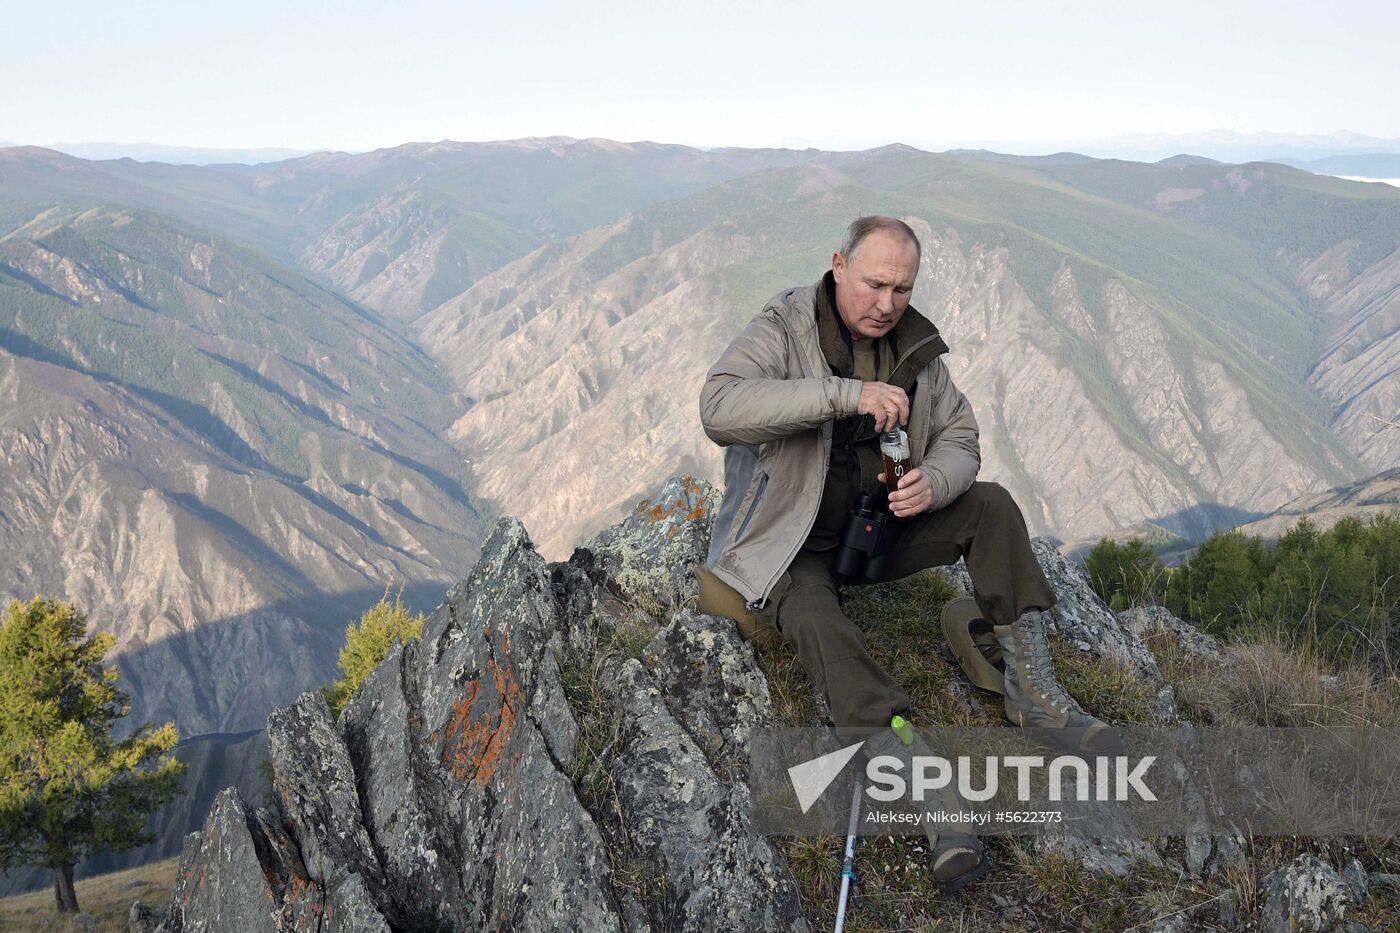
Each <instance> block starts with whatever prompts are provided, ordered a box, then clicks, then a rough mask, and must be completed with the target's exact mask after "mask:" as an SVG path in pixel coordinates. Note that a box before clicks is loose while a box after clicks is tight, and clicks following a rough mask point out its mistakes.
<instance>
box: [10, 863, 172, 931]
mask: <svg viewBox="0 0 1400 933" xmlns="http://www.w3.org/2000/svg"><path fill="white" fill-rule="evenodd" d="M179 865H180V860H179V859H178V858H169V859H166V860H165V861H163V862H151V863H150V864H148V865H142V866H140V867H138V868H128V869H126V870H125V871H115V872H112V873H110V874H106V875H97V876H95V877H92V878H82V879H79V880H78V882H77V884H76V887H77V891H78V906H79V907H81V908H82V910H83V911H84V912H85V913H90V914H92V915H93V917H94V918H95V919H96V925H95V926H94V929H96V930H99V931H102V933H126V928H127V914H128V912H129V911H130V910H131V902H132V901H141V902H143V903H144V904H146V906H148V907H150V908H151V909H152V911H154V912H156V913H159V912H161V911H163V910H164V909H165V905H166V903H167V902H168V901H169V900H170V891H171V888H172V887H173V886H174V884H175V873H176V870H177V869H178V868H179ZM67 926H68V920H67V917H66V916H64V915H62V914H60V913H59V912H58V911H57V910H56V909H55V908H54V904H53V888H51V887H49V888H45V889H44V890H42V891H31V892H29V893H28V894H16V895H15V896H14V897H7V898H3V899H0V930H52V929H66V928H67Z"/></svg>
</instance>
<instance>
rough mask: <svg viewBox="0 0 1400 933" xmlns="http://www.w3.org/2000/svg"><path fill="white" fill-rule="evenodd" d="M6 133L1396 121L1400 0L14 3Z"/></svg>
mask: <svg viewBox="0 0 1400 933" xmlns="http://www.w3.org/2000/svg"><path fill="white" fill-rule="evenodd" d="M4 23H5V29H4V34H3V36H0V88H3V91H0V140H12V141H15V142H21V143H51V142H79V141H87V140H100V141H113V142H124V143H136V142H155V143H168V144H179V145H186V146H213V147H254V146H286V147H292V148H302V149H312V148H321V147H327V148H343V149H372V148H376V147H380V146H389V145H395V144H398V143H402V142H406V141H410V140H436V139H444V138H450V139H459V140H484V139H506V138H514V137H520V136H543V135H552V134H562V135H569V136H580V137H581V136H605V137H610V138H613V139H622V140H635V139H655V140H661V141H668V142H684V143H692V144H701V145H746V146H756V145H771V144H779V143H781V144H788V145H791V144H807V143H812V144H821V143H823V142H825V143H827V144H832V143H841V142H848V143H853V144H854V143H860V144H879V143H884V142H889V141H893V140H907V141H922V142H930V141H937V142H945V143H952V142H961V141H969V140H984V141H985V140H1012V139H1071V138H1077V137H1084V136H1099V135H1111V134H1117V133H1125V132H1190V131H1195V130H1204V129H1212V128H1218V127H1227V128H1230V129H1235V130H1238V131H1241V132H1246V133H1248V132H1257V131H1261V130H1272V131H1278V132H1291V133H1328V132H1332V131H1333V130H1337V129H1341V128H1346V129H1351V130H1355V131H1357V132H1361V133H1366V134H1369V135H1372V136H1380V137H1400V99H1397V93H1396V89H1397V88H1400V64H1398V63H1400V56H1397V55H1396V54H1395V50H1394V43H1395V37H1396V36H1397V35H1400V3H1395V2H1375V3H1345V2H1341V3H1333V4H1322V3H1318V2H1307V3H1295V2H1288V0H1273V2H1259V3H1256V2H1234V0H1214V2H1208V3H1197V2H1164V3H1152V4H1150V5H1149V4H1147V3H1141V2H1126V3H1125V2H1122V0H1117V2H1112V3H1107V2H1074V0H1054V2H1039V3H1030V2H1015V3H1013V2H996V0H984V2H982V3H968V2H965V0H964V2H960V3H956V4H953V3H943V2H918V3H909V4H884V3H878V2H874V3H872V2H861V0H847V2H844V3H824V2H807V3H794V4H778V3H763V2H761V0H748V2H740V3H729V2H713V0H712V2H707V3H696V4H690V5H682V4H676V3H665V2H661V3H657V2H648V3H630V2H608V3H600V4H595V3H578V2H569V3H564V2H542V3H532V2H515V3H508V4H507V3H501V4H482V3H456V4H448V3H431V2H424V0H397V2H388V0H384V2H374V3H369V2H358V0H349V2H345V0H342V2H337V3H311V2H298V0H282V2H277V3H270V2H263V0H243V2H239V3H222V4H206V3H191V2H189V0H180V2H142V0H129V2H120V0H118V2H113V0H103V2H89V0H66V2H61V3H57V2H48V3H34V2H23V0H6V2H5V9H4Z"/></svg>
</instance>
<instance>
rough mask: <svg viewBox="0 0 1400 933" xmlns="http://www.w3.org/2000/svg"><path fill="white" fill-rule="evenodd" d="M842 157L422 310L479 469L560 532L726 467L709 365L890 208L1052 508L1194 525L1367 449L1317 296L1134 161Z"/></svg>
mask: <svg viewBox="0 0 1400 933" xmlns="http://www.w3.org/2000/svg"><path fill="white" fill-rule="evenodd" d="M828 162H829V164H826V165H809V166H801V167H795V168H791V169H783V170H773V171H769V172H764V173H757V174H754V175H750V176H746V177H744V178H741V179H737V180H735V181H732V182H729V183H726V184H724V185H719V186H716V187H714V188H712V189H709V190H707V191H704V192H701V193H699V194H697V195H693V196H691V197H689V198H685V199H682V200H679V201H675V202H669V203H665V204H660V205H656V206H654V207H651V208H647V209H644V210H641V211H637V212H635V213H633V214H631V215H628V216H627V217H625V218H623V219H622V220H620V221H618V222H616V223H614V224H611V225H608V226H606V227H602V228H599V229H596V230H593V231H589V232H587V233H585V234H581V235H580V236H578V237H575V238H572V239H571V240H569V241H567V242H564V243H560V244H555V245H551V246H549V247H546V248H544V249H541V250H538V251H536V252H535V253H532V254H531V255H530V256H528V257H526V258H524V259H522V260H518V261H517V262H515V263H512V264H511V265H509V266H507V267H505V268H503V269H501V270H499V271H498V272H496V273H493V274H492V275H490V276H487V277H486V278H485V279H483V280H481V281H480V282H478V283H477V284H476V285H475V286H473V287H472V288H471V289H470V290H469V291H467V292H466V293H464V294H463V295H462V296H461V297H460V298H459V299H455V300H453V301H450V302H447V303H445V304H444V305H443V306H442V307H440V308H438V309H436V310H434V311H433V312H432V313H430V314H428V315H425V316H424V317H423V318H421V319H419V320H418V321H416V322H415V329H416V331H417V333H418V334H419V336H420V338H421V340H422V341H423V344H424V346H425V347H426V348H427V349H428V350H429V351H430V352H432V353H433V354H434V356H436V357H437V358H438V359H439V360H440V362H441V364H442V365H443V367H444V368H445V369H446V370H447V372H448V373H449V375H450V376H451V377H452V378H453V379H454V381H455V382H456V384H457V385H458V386H459V388H460V389H461V391H462V392H463V393H464V394H465V395H466V396H468V400H469V402H470V403H472V405H473V407H472V408H471V409H470V410H469V411H468V412H467V413H466V414H465V415H464V416H463V417H462V418H461V419H459V420H458V422H457V423H456V424H455V425H454V428H453V436H454V438H455V439H456V440H457V442H458V444H459V446H461V447H462V449H463V450H464V451H465V452H467V455H468V456H471V457H472V458H473V469H474V472H475V475H476V477H477V479H478V482H479V488H480V490H481V492H482V494H483V495H485V496H487V497H489V498H491V499H492V500H493V501H494V502H496V503H498V504H499V505H500V506H501V507H502V508H503V509H505V510H507V511H511V512H514V513H516V514H521V515H523V516H525V518H526V520H527V521H529V522H530V523H531V524H532V525H533V526H534V527H537V528H542V529H548V530H547V531H545V532H544V533H542V534H541V536H540V544H541V547H542V549H543V550H544V551H545V552H546V553H555V554H557V553H560V550H559V549H561V548H563V547H564V546H565V545H566V542H568V541H570V540H573V539H574V538H575V537H577V536H578V534H579V533H581V532H583V531H586V530H590V529H592V528H596V527H598V525H599V524H601V523H603V522H604V521H605V519H606V517H607V516H609V515H612V514H616V510H617V509H618V508H619V507H620V506H621V505H622V504H623V503H624V502H625V501H626V500H627V499H628V498H629V497H630V496H632V495H633V494H635V492H636V491H637V490H638V489H640V488H642V487H644V486H645V485H647V484H648V483H652V482H655V481H657V480H659V479H660V478H661V477H662V476H664V475H666V474H667V473H669V472H676V471H678V470H696V471H698V472H700V473H702V474H704V475H711V476H718V475H719V451H718V449H717V448H715V447H714V446H713V445H712V444H710V443H709V442H708V440H706V439H705V438H704V437H703V435H702V433H701V432H700V429H699V424H698V417H697V411H696V399H697V398H698V393H699V386H700V382H701V380H702V378H703V373H704V371H705V369H706V367H707V366H708V365H709V363H710V362H711V361H712V360H713V359H714V358H715V356H716V355H717V354H718V353H719V351H720V349H721V348H722V347H723V346H724V344H725V343H726V342H727V341H728V340H729V339H730V338H731V337H732V336H733V334H735V333H737V331H738V330H739V328H740V327H741V326H742V324H743V322H744V321H745V320H747V319H748V318H749V317H750V316H752V314H754V313H756V312H757V310H758V309H759V307H761V305H762V303H763V302H764V301H765V300H767V298H768V297H769V296H771V295H772V294H773V293H774V292H776V291H777V290H779V289H780V288H782V287H784V286H787V285H793V284H804V283H808V282H811V281H813V280H815V279H816V278H817V277H818V276H819V275H820V274H821V272H822V270H823V269H825V268H826V267H827V265H828V263H829V258H830V254H831V250H832V249H833V248H834V246H835V244H836V242H837V241H838V240H839V237H840V232H841V229H842V228H843V227H844V225H845V223H846V222H847V221H849V219H850V218H852V217H854V216H856V215H857V214H859V213H868V212H876V211H880V212H888V213H893V214H896V215H898V216H902V217H904V218H905V219H907V220H908V221H909V222H910V223H912V224H913V225H914V226H915V228H916V229H918V230H919V231H920V233H921V235H922V238H923V239H924V242H925V255H924V265H923V269H922V270H921V273H920V279H919V285H918V287H917V289H916V294H915V297H914V304H915V306H916V307H918V308H920V309H922V310H923V311H924V313H926V314H927V315H928V316H929V317H930V318H931V319H932V320H933V321H934V322H935V323H936V324H937V325H938V326H939V327H940V328H941V329H942V330H943V331H944V334H945V336H946V337H947V339H948V342H949V344H950V346H951V347H952V352H951V355H950V357H949V365H950V366H951V367H952V370H953V374H954V377H955V379H956V380H957V382H958V385H959V386H960V387H961V388H962V389H963V390H964V391H965V392H967V393H968V395H969V396H970V397H971V399H972V401H973V404H974V407H975V409H976V411H977V414H978V418H979V422H980V424H981V428H982V447H983V455H984V467H983V474H982V475H983V477H984V478H989V479H996V480H998V481H1000V482H1002V483H1004V484H1005V485H1007V486H1008V487H1009V488H1011V489H1012V490H1013V491H1014V492H1015V493H1016V494H1017V497H1018V499H1019V500H1020V501H1021V503H1022V505H1023V507H1024V508H1025V510H1026V512H1027V517H1028V520H1029V521H1030V523H1031V525H1032V526H1033V527H1034V528H1035V529H1036V530H1037V531H1051V530H1054V531H1055V532H1056V533H1059V534H1069V535H1072V536H1075V537H1083V536H1090V535H1097V534H1101V533H1104V532H1106V531H1110V530H1113V529H1116V528H1121V527H1125V526H1128V525H1132V524H1135V523H1138V522H1142V521H1152V522H1155V523H1156V524H1158V525H1161V526H1162V527H1165V528H1167V529H1169V530H1171V531H1172V532H1174V533H1177V534H1184V535H1189V536H1195V535H1199V534H1202V533H1204V532H1206V531H1208V530H1210V529H1211V528H1214V527H1219V526H1222V525H1233V524H1235V523H1237V522H1238V520H1239V519H1240V518H1241V517H1246V516H1247V515H1249V514H1254V513H1258V512H1267V511H1272V510H1273V509H1274V508H1276V507H1278V506H1280V505H1282V504H1283V503H1284V502H1287V501H1288V500H1290V499H1292V498H1294V497H1295V496H1297V495H1299V494H1301V493H1304V492H1308V491H1313V490H1320V489H1325V488H1329V487H1331V486H1335V485H1339V484H1340V483H1343V482H1346V481H1347V480H1349V479H1351V478H1353V477H1355V476H1358V475H1362V474H1363V473H1364V472H1365V470H1364V467H1363V466H1362V465H1361V464H1360V463H1359V462H1358V460H1357V459H1356V456H1355V455H1354V454H1353V452H1351V451H1349V450H1347V449H1346V447H1345V446H1344V445H1343V444H1342V443H1340V442H1339V441H1338V440H1337V439H1336V438H1335V437H1334V436H1333V435H1332V434H1331V432H1330V431H1329V430H1328V429H1327V426H1326V421H1327V419H1328V417H1329V411H1328V405H1327V404H1326V402H1325V401H1324V400H1322V399H1320V398H1319V397H1318V396H1317V395H1316V394H1315V393H1314V392H1313V391H1311V390H1310V389H1309V387H1308V386H1307V385H1306V379H1307V375H1308V371H1309V367H1310V365H1311V361H1312V358H1313V356H1314V354H1315V352H1316V351H1315V346H1316V343H1317V341H1318V340H1319V339H1320V337H1319V334H1320V332H1321V330H1322V328H1323V326H1324V325H1323V323H1322V321H1321V319H1320V316H1319V313H1318V311H1317V309H1315V308H1314V307H1313V306H1312V305H1311V304H1310V302H1309V299H1308V296H1307V295H1306V294H1305V293H1304V291H1303V289H1302V288H1300V286H1299V285H1298V284H1297V282H1296V281H1295V280H1294V279H1295V276H1294V273H1293V272H1292V271H1291V270H1290V269H1289V268H1288V267H1287V265H1286V264H1284V263H1282V262H1280V261H1278V260H1275V259H1271V258H1269V257H1268V256H1266V255H1261V251H1260V249H1259V248H1258V247H1256V246H1255V245H1254V244H1252V243H1251V242H1250V241H1248V240H1247V239H1244V238H1242V237H1241V236H1239V235H1237V234H1236V233H1235V232H1233V231H1231V230H1222V229H1218V228H1215V227H1211V226H1208V225H1206V224H1202V223H1198V222H1194V221H1189V220H1185V219H1182V218H1179V217H1176V216H1173V215H1171V214H1170V213H1169V212H1164V211H1161V210H1158V209H1156V208H1155V206H1154V205H1153V202H1152V198H1151V197H1150V195H1148V194H1147V193H1145V189H1146V185H1145V184H1143V183H1141V182H1139V183H1138V188H1141V189H1144V191H1140V192H1138V194H1139V195H1140V200H1141V202H1142V203H1127V200H1128V199H1126V198H1109V197H1106V196H1104V195H1102V194H1095V193H1092V192H1089V191H1086V190H1085V189H1084V188H1083V187H1080V186H1074V185H1069V184H1066V183H1065V182H1064V181H1061V180H1059V179H1058V178H1056V177H1055V176H1054V175H1053V174H1052V173H1055V172H1062V171H1068V170H1070V169H1075V170H1082V171H1088V168H1085V167H1083V166H1074V165H1068V166H1067V165H1063V164H1058V163H1055V162H1052V163H1050V164H1048V165H1045V166H1037V167H1031V166H1026V165H1016V164H1006V163H1000V162H993V161H988V160H985V159H966V158H954V157H948V156H934V155H929V154H926V153H919V152H916V151H913V150H908V149H907V148H898V147H891V148H890V149H887V150H884V151H879V152H872V153H862V154H853V155H849V156H842V157H833V158H831V159H830V160H828ZM1097 165H1098V166H1099V168H1098V170H1099V171H1101V172H1105V173H1109V174H1112V173H1115V172H1116V169H1117V167H1116V166H1115V165H1113V164H1110V163H1097ZM1149 168H1151V167H1149ZM1228 170H1229V169H1228V167H1225V168H1224V169H1222V171H1228ZM1156 171H1157V173H1158V174H1157V175H1156V176H1154V177H1153V178H1152V179H1150V180H1149V182H1151V183H1155V182H1158V181H1160V179H1162V178H1166V177H1168V176H1170V175H1171V174H1173V173H1175V172H1176V171H1177V170H1176V169H1173V168H1172V167H1169V166H1168V167H1162V168H1159V169H1156ZM1299 174H1301V173H1299ZM1109 180H1111V181H1114V183H1117V184H1121V182H1120V181H1117V180H1114V179H1109ZM1104 183H1105V184H1106V182H1104Z"/></svg>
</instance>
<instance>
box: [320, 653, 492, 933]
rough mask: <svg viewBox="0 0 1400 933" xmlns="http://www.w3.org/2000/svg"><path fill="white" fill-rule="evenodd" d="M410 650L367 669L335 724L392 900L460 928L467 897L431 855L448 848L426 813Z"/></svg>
mask: <svg viewBox="0 0 1400 933" xmlns="http://www.w3.org/2000/svg"><path fill="white" fill-rule="evenodd" d="M415 647H416V645H415V644H410V645H409V646H408V647H407V648H402V647H396V648H394V649H393V650H392V651H391V652H390V654H389V656H388V657H387V658H385V660H384V662H383V663H381V664H380V665H379V666H378V667H377V668H375V669H374V671H373V672H372V673H371V674H370V675H369V677H368V678H366V679H365V682H364V683H363V684H362V685H361V687H360V689H359V690H358V691H356V693H355V696H354V697H353V698H352V700H351V701H350V703H349V705H348V706H347V707H346V709H345V711H344V712H343V713H342V714H341V717H340V727H341V729H342V731H343V733H344V735H345V744H346V746H347V748H348V750H349V756H350V762H351V765H352V767H353V769H354V772H355V775H356V778H357V781H358V785H359V791H360V801H361V805H362V808H363V816H364V821H365V828H366V830H367V831H368V833H369V837H370V838H371V839H372V840H373V842H374V850H375V852H376V854H377V855H378V856H379V860H380V864H381V865H382V866H383V869H384V879H385V884H386V885H387V886H388V888H389V891H390V894H391V897H392V898H393V900H394V901H396V902H397V903H401V904H408V903H415V902H419V903H425V904H430V905H433V909H434V911H435V913H437V915H438V917H439V918H440V919H442V920H445V921H449V920H450V921H451V922H452V923H453V924H454V925H458V926H463V925H465V924H466V923H467V920H468V916H469V912H468V911H467V910H466V909H465V907H464V905H465V903H466V899H465V898H464V897H463V896H462V892H461V888H460V886H459V884H458V878H457V875H456V873H455V872H452V871H451V870H450V865H449V861H448V860H447V859H445V858H442V857H440V856H439V854H438V853H439V852H440V851H450V846H448V845H447V844H446V843H445V842H444V840H443V838H442V836H441V835H439V833H440V831H441V829H442V826H441V824H440V823H439V822H438V820H437V819H436V818H435V817H434V816H433V814H432V813H431V812H430V809H429V804H428V801H427V799H426V796H425V794H426V791H425V788H424V782H425V778H424V776H423V775H422V774H421V773H420V771H421V763H420V762H419V761H418V759H417V757H416V754H415V749H414V735H415V730H416V727H417V724H418V723H417V715H416V713H415V712H414V710H413V708H412V705H411V703H410V700H409V696H410V695H412V692H413V691H412V686H411V683H410V681H409V677H410V675H411V672H412V668H411V665H412V654H413V650H414V648H415Z"/></svg>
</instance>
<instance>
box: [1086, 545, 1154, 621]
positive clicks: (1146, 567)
mask: <svg viewBox="0 0 1400 933" xmlns="http://www.w3.org/2000/svg"><path fill="white" fill-rule="evenodd" d="M1084 573H1085V574H1086V575H1087V576H1088V577H1089V585H1090V586H1092V587H1093V588H1094V592H1095V593H1097V594H1099V598H1100V599H1102V600H1103V601H1104V602H1106V603H1108V605H1109V606H1110V607H1111V608H1112V609H1113V611H1114V612H1122V611H1123V610H1124V609H1131V608H1133V607H1134V606H1146V605H1150V604H1153V603H1156V602H1157V601H1158V600H1160V598H1161V596H1162V593H1163V592H1164V591H1165V589H1166V575H1167V570H1166V568H1165V567H1163V566H1162V564H1161V562H1160V561H1158V560H1157V557H1156V554H1155V553H1154V552H1153V550H1152V548H1151V547H1149V546H1148V545H1147V543H1146V542H1144V541H1143V540H1142V539H1141V538H1129V539H1128V540H1126V541H1123V542H1121V543H1120V542H1117V541H1113V540H1111V539H1109V538H1102V539H1100V540H1099V543H1098V544H1096V545H1094V548H1093V550H1091V551H1090V552H1089V553H1088V555H1087V556H1086V557H1085V558H1084Z"/></svg>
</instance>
